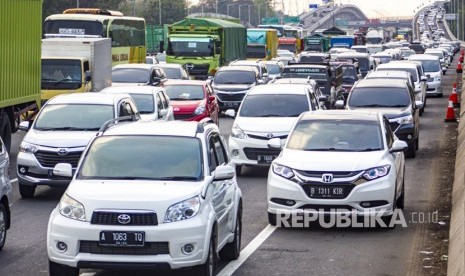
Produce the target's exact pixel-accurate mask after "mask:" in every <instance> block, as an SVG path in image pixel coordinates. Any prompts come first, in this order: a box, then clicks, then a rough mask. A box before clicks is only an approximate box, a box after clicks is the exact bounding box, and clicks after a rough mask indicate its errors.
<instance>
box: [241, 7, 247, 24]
mask: <svg viewBox="0 0 465 276" xmlns="http://www.w3.org/2000/svg"><path fill="white" fill-rule="evenodd" d="M247 5H248V4H241V5H239V22H241V20H242V19H241V7H242V6H247Z"/></svg>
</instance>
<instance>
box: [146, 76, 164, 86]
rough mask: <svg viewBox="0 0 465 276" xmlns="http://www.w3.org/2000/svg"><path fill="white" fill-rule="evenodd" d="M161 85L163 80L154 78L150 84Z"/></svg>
mask: <svg viewBox="0 0 465 276" xmlns="http://www.w3.org/2000/svg"><path fill="white" fill-rule="evenodd" d="M160 83H161V78H159V77H153V78H152V81H151V83H149V84H150V85H157V84H160Z"/></svg>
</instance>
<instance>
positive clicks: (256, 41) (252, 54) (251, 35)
mask: <svg viewBox="0 0 465 276" xmlns="http://www.w3.org/2000/svg"><path fill="white" fill-rule="evenodd" d="M277 53H278V31H277V30H275V29H247V58H248V59H266V60H270V59H272V58H275V57H276V56H277Z"/></svg>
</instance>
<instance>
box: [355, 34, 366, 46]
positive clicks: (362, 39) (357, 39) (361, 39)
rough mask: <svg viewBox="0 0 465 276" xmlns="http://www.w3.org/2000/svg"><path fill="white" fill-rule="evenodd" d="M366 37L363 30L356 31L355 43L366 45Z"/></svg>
mask: <svg viewBox="0 0 465 276" xmlns="http://www.w3.org/2000/svg"><path fill="white" fill-rule="evenodd" d="M365 44H366V37H365V35H364V34H363V33H362V32H354V45H365Z"/></svg>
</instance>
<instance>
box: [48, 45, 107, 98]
mask: <svg viewBox="0 0 465 276" xmlns="http://www.w3.org/2000/svg"><path fill="white" fill-rule="evenodd" d="M111 64H112V62H111V42H110V39H109V38H47V39H43V40H42V72H41V88H42V89H41V100H42V102H45V101H47V100H49V99H51V98H52V97H54V96H56V95H60V94H69V93H82V92H91V91H92V92H99V91H100V90H102V89H103V88H105V87H108V86H111Z"/></svg>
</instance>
